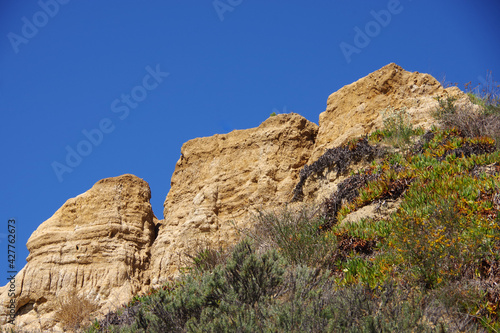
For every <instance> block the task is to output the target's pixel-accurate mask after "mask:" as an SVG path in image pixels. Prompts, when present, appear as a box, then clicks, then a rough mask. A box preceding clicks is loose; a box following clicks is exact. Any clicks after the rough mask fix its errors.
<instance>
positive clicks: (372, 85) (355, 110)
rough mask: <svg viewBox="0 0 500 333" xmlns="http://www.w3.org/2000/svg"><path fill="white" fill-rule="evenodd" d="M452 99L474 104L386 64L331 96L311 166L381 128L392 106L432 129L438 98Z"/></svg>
mask: <svg viewBox="0 0 500 333" xmlns="http://www.w3.org/2000/svg"><path fill="white" fill-rule="evenodd" d="M448 96H449V97H456V98H457V99H458V103H459V104H460V103H467V104H468V103H470V101H469V99H468V97H467V95H466V94H464V93H463V92H462V91H460V89H458V88H457V87H450V88H447V89H445V88H443V86H442V85H441V84H440V83H439V82H438V81H437V80H436V79H435V78H433V77H432V76H431V75H429V74H422V73H419V72H413V73H412V72H408V71H405V70H404V69H403V68H401V67H400V66H398V65H396V64H394V63H391V64H389V65H386V66H384V67H382V68H381V69H379V70H377V71H375V72H373V73H371V74H369V75H367V76H365V77H363V78H361V79H359V80H358V81H356V82H354V83H351V84H349V85H346V86H344V87H342V88H341V89H339V90H338V91H336V92H334V93H333V94H331V95H330V96H329V97H328V101H327V106H326V110H325V111H324V112H323V113H321V114H320V116H319V133H318V137H317V140H316V145H315V147H314V151H313V152H312V154H311V158H310V160H309V164H310V163H312V162H314V161H316V160H317V159H318V157H319V156H321V155H322V154H323V153H324V151H325V150H326V149H328V148H331V147H333V146H339V145H341V144H343V143H345V142H346V141H347V140H349V139H352V138H355V137H358V136H360V135H364V134H367V133H370V132H373V131H374V130H376V129H379V128H381V127H382V124H383V112H382V111H383V110H385V109H387V108H388V107H392V108H394V109H401V108H406V110H407V112H408V113H409V115H410V116H411V118H412V119H411V121H412V123H413V124H414V125H416V126H421V127H423V128H426V129H428V128H430V127H431V126H432V125H433V124H435V121H434V119H433V118H432V117H431V116H430V113H431V112H432V111H433V110H435V109H436V107H437V106H438V102H437V100H436V97H442V98H445V97H448Z"/></svg>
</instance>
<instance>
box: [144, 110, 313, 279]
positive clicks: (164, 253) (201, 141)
mask: <svg viewBox="0 0 500 333" xmlns="http://www.w3.org/2000/svg"><path fill="white" fill-rule="evenodd" d="M317 130H318V129H317V126H316V125H315V124H313V123H311V122H309V121H308V120H306V119H305V118H303V117H301V116H299V115H297V114H293V113H291V114H281V115H277V116H274V117H270V118H269V119H267V120H266V121H265V122H263V123H262V124H261V125H260V126H259V127H257V128H252V129H247V130H239V131H233V132H231V133H229V134H223V135H214V136H212V137H207V138H198V139H194V140H190V141H188V142H186V143H185V144H184V145H183V146H182V149H181V158H180V159H179V161H178V162H177V165H176V168H175V172H174V174H173V176H172V183H171V189H170V192H169V193H168V196H167V198H166V200H165V204H164V207H165V211H164V216H165V220H164V221H162V225H161V228H160V230H159V235H158V238H157V240H156V241H155V244H154V246H153V249H152V258H153V259H152V274H153V275H152V279H153V282H154V283H159V282H161V281H163V280H165V279H167V278H168V277H169V276H171V275H172V274H173V273H175V272H176V271H177V269H178V267H179V265H180V264H181V260H182V256H183V254H185V253H189V252H192V249H193V248H194V247H195V246H196V244H197V242H200V241H202V242H204V241H208V242H210V243H212V244H214V245H215V246H219V245H220V246H226V245H229V244H232V243H234V242H235V240H236V239H237V237H238V233H237V230H236V229H235V226H236V227H238V228H244V227H246V226H248V223H250V222H249V220H248V214H249V213H250V212H252V211H254V210H256V209H260V208H267V207H272V206H273V205H278V204H280V203H285V202H287V201H289V200H290V199H291V197H292V190H293V188H294V186H295V184H296V182H297V180H298V174H299V170H300V169H301V168H302V166H303V165H304V164H305V163H306V162H307V160H308V159H309V154H310V151H311V149H312V147H313V145H314V139H315V137H316V133H317ZM232 221H234V223H235V226H233V224H232Z"/></svg>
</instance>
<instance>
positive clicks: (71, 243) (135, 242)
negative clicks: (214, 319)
mask: <svg viewBox="0 0 500 333" xmlns="http://www.w3.org/2000/svg"><path fill="white" fill-rule="evenodd" d="M150 197H151V192H150V189H149V185H148V184H147V183H146V182H145V181H144V180H142V179H140V178H137V177H135V176H133V175H123V176H120V177H114V178H107V179H103V180H101V181H99V182H97V183H96V184H95V185H94V186H93V187H92V188H91V189H90V190H88V191H87V192H85V193H83V194H81V195H79V196H77V197H75V198H72V199H69V200H68V201H66V203H65V204H64V205H63V206H62V207H61V208H59V210H57V211H56V212H55V214H54V215H53V216H52V217H51V218H49V219H48V220H47V221H45V222H43V223H42V224H41V225H40V226H39V227H38V229H37V230H36V231H35V232H34V233H33V234H32V235H31V237H30V238H29V240H28V243H27V247H28V250H29V251H30V255H29V257H28V259H27V261H28V263H27V264H26V266H25V267H24V268H23V269H22V270H21V271H20V272H19V273H18V274H17V276H16V287H17V288H16V301H17V304H16V309H17V318H16V320H17V322H18V323H19V324H20V325H19V326H20V327H24V328H26V329H35V330H42V331H43V330H46V329H48V328H50V327H53V326H54V324H55V323H56V322H55V321H54V314H55V312H54V311H55V310H57V303H56V302H55V300H56V299H60V298H62V297H64V296H65V295H67V294H69V293H72V292H75V291H76V292H77V293H78V295H80V296H82V297H86V298H89V299H92V301H94V302H96V303H98V304H99V305H100V306H101V307H102V308H103V310H104V309H107V308H115V307H116V306H117V305H120V304H122V303H124V302H127V301H128V300H129V299H130V298H131V297H132V296H133V295H134V294H136V293H137V292H139V291H140V290H141V288H142V286H143V285H144V284H148V277H147V275H145V272H146V271H147V269H148V268H149V261H150V258H151V256H150V252H149V251H150V247H151V244H152V243H153V241H154V239H155V236H156V235H155V219H156V218H155V216H154V215H153V211H152V209H151V205H150V203H149V199H150ZM5 288H6V287H4V288H2V289H0V295H1V296H0V301H1V303H0V305H1V306H2V307H3V309H0V312H2V313H3V312H4V311H5V307H6V306H7V305H8V302H9V299H10V297H7V293H6V289H5ZM2 310H3V311H2ZM5 318H6V316H2V317H1V319H2V320H4V319H5Z"/></svg>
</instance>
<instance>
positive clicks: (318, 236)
mask: <svg viewBox="0 0 500 333" xmlns="http://www.w3.org/2000/svg"><path fill="white" fill-rule="evenodd" d="M255 218H256V223H255V229H256V230H257V233H256V234H255V235H254V237H255V239H256V240H257V242H258V243H261V244H265V243H269V244H270V245H271V247H272V248H276V249H278V251H279V252H280V254H281V255H282V256H283V257H284V258H285V259H286V260H287V261H288V262H289V263H291V264H294V265H299V264H303V265H310V266H312V267H315V266H322V265H326V264H327V263H329V262H330V259H331V257H332V255H333V253H334V251H335V250H336V248H337V244H336V238H335V237H334V236H332V235H331V234H326V233H323V232H321V231H322V228H323V227H324V225H325V220H324V219H323V218H322V217H320V216H319V214H318V211H317V210H316V209H314V208H306V207H305V206H303V207H301V208H298V209H296V210H293V209H291V208H290V207H288V206H285V207H283V208H282V209H281V210H279V211H277V212H264V211H260V212H259V213H258V215H256V217H255Z"/></svg>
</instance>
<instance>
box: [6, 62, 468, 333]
mask: <svg viewBox="0 0 500 333" xmlns="http://www.w3.org/2000/svg"><path fill="white" fill-rule="evenodd" d="M436 96H441V97H446V96H454V97H456V98H457V99H458V100H459V103H470V101H469V100H468V98H467V96H466V95H465V94H464V93H462V92H461V91H460V90H459V89H458V88H448V89H444V88H443V87H442V86H441V85H440V84H439V83H438V82H437V81H436V80H435V79H434V78H433V77H431V76H430V75H427V74H420V73H417V72H415V73H410V72H407V71H405V70H403V69H402V68H401V67H399V66H397V65H395V64H389V65H387V66H385V67H383V68H382V69H380V70H378V71H376V72H374V73H371V74H369V75H368V76H366V77H364V78H362V79H360V80H358V81H356V82H354V83H352V84H350V85H347V86H345V87H343V88H342V89H340V90H339V91H337V92H335V93H333V94H332V95H330V97H329V98H328V102H327V108H326V111H324V112H323V113H321V115H320V117H319V126H317V125H315V124H314V123H312V122H309V121H308V120H306V119H305V118H303V117H301V116H299V115H297V114H293V113H292V114H286V115H277V116H274V117H270V118H269V119H267V120H266V121H264V122H263V123H262V124H261V125H260V126H259V127H257V128H252V129H247V130H239V131H233V132H231V133H228V134H222V135H214V136H212V137H206V138H197V139H193V140H190V141H188V142H186V143H185V144H184V145H183V146H182V149H181V157H180V159H179V160H178V162H177V164H176V168H175V171H174V174H173V175H172V181H171V189H170V191H169V193H168V195H167V197H166V200H165V204H164V220H161V221H157V220H156V218H155V216H154V215H153V212H152V210H151V205H150V203H149V198H150V190H149V186H148V184H147V183H146V182H145V181H143V180H142V179H139V178H137V177H135V176H132V175H123V176H119V177H115V178H108V179H103V180H101V181H99V182H97V183H96V184H95V185H94V186H93V187H92V188H91V189H90V190H88V191H87V192H85V193H84V194H81V195H79V196H77V197H76V198H73V199H69V200H68V201H67V202H66V203H65V204H64V205H63V206H62V207H61V208H60V209H59V210H58V211H57V212H56V213H55V214H54V215H53V216H52V217H51V218H50V219H48V220H47V221H45V222H43V223H42V224H41V225H40V226H39V228H38V229H37V230H36V231H35V232H34V233H33V235H32V236H31V237H30V239H29V240H28V244H27V246H28V249H29V251H30V255H29V257H28V263H27V265H26V266H25V267H24V269H23V270H22V271H21V272H19V273H18V275H17V277H16V280H17V286H18V288H17V290H16V300H17V305H16V310H17V323H18V324H19V325H20V326H23V325H25V326H24V327H26V328H29V329H42V330H45V329H47V328H49V327H52V326H54V325H55V322H54V314H55V310H56V302H55V300H56V299H57V298H59V297H62V296H63V295H65V294H68V293H71V292H72V291H75V290H76V291H77V293H78V294H80V295H85V296H86V297H90V298H93V300H94V301H96V302H98V303H99V304H100V306H101V307H102V308H103V310H104V311H106V309H108V308H113V307H116V306H118V305H120V304H122V303H124V302H126V301H128V300H129V299H130V297H131V296H132V295H134V294H136V293H138V292H140V291H144V290H145V289H146V288H148V287H149V286H158V285H159V284H161V283H162V282H164V281H166V280H168V279H170V278H172V276H174V275H175V274H176V273H177V272H178V269H179V266H180V265H182V264H183V262H182V258H183V256H184V255H185V254H186V253H192V252H193V250H194V249H195V248H196V246H197V245H198V244H200V243H205V242H208V243H210V244H211V245H212V246H228V245H231V244H232V243H234V242H235V241H236V239H237V238H238V229H244V228H247V227H251V223H252V219H251V218H249V216H250V215H251V214H252V212H255V211H256V210H258V209H272V208H274V207H277V206H279V205H281V204H283V203H287V202H289V201H290V200H291V199H292V197H293V193H292V192H293V189H294V187H295V185H296V184H297V182H298V179H299V173H300V170H301V169H302V168H303V167H304V165H306V164H311V163H313V162H314V161H316V160H317V159H318V158H319V157H320V156H321V155H322V154H323V153H324V152H325V151H326V150H327V149H329V148H333V147H334V146H338V145H340V144H342V143H344V142H346V140H349V139H351V138H354V137H357V136H360V135H364V134H368V133H369V132H371V131H373V130H375V129H377V128H381V127H382V124H383V115H382V113H381V112H382V111H383V110H384V109H386V108H388V107H392V108H394V109H399V108H402V107H405V108H406V109H407V111H408V113H409V114H410V115H411V118H412V119H411V120H412V122H413V124H415V125H419V126H423V127H430V126H431V125H432V124H433V123H434V121H433V120H432V119H433V118H432V117H431V116H430V112H431V111H433V110H434V109H435V108H436V107H437V101H436V99H435V97H436ZM358 167H359V166H358ZM342 179H343V178H342V177H339V175H336V173H334V172H329V171H328V170H327V171H326V172H325V174H324V175H322V177H317V178H311V179H308V181H307V183H306V184H305V186H304V191H303V192H304V195H305V197H304V200H305V201H320V200H322V199H323V198H325V197H326V196H327V195H330V194H331V193H332V192H333V191H334V190H335V189H336V186H337V184H338V183H339V182H340V181H341V180H342ZM7 292H8V291H7V287H3V288H0V315H1V319H0V320H1V321H3V322H0V323H5V318H6V316H5V315H4V314H5V313H6V307H7V305H8V302H9V300H10V297H8V296H7Z"/></svg>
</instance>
